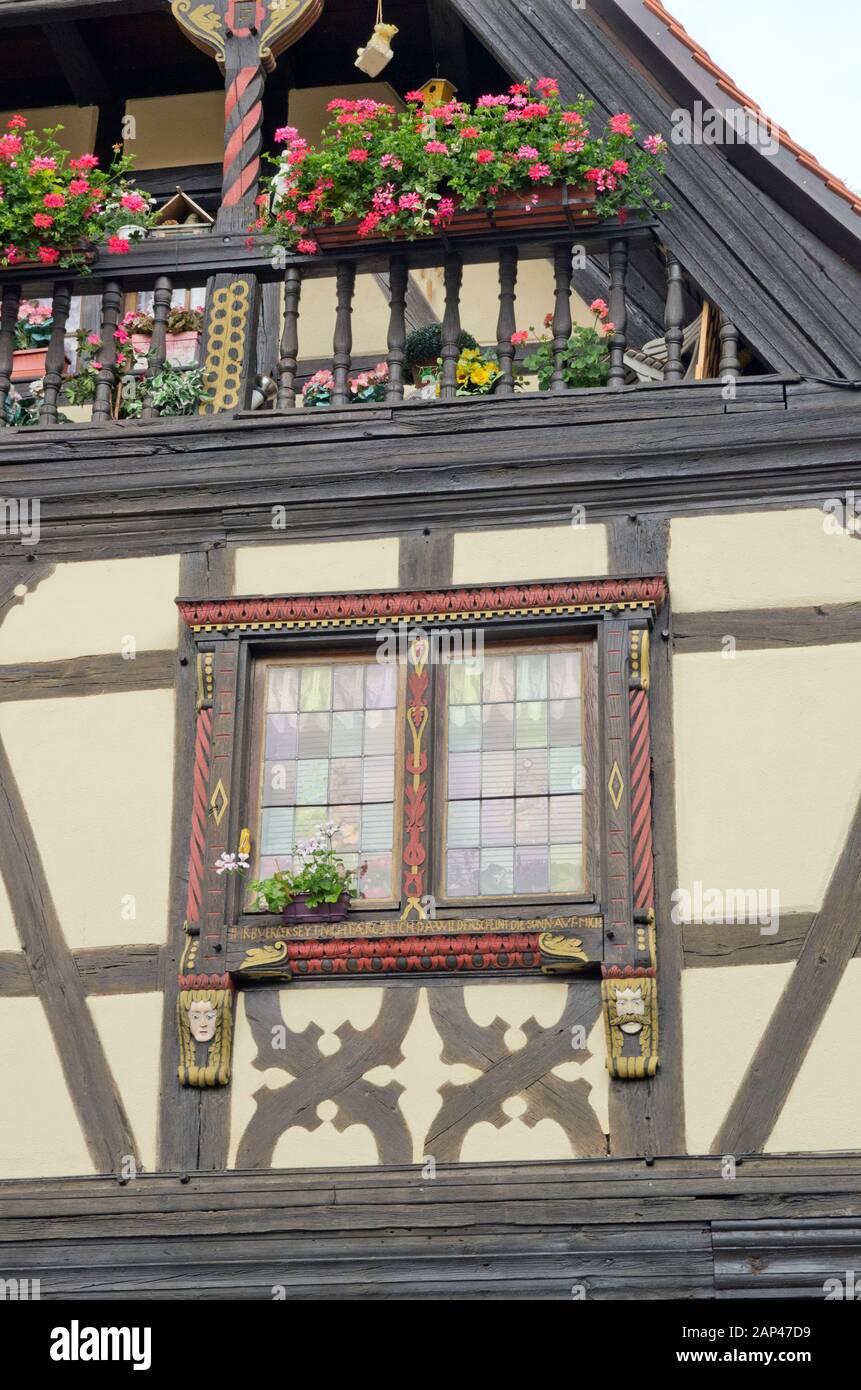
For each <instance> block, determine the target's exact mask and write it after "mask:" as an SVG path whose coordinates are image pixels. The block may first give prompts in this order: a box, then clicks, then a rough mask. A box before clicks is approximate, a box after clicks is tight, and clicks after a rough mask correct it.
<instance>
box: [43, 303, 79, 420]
mask: <svg viewBox="0 0 861 1390" xmlns="http://www.w3.org/2000/svg"><path fill="white" fill-rule="evenodd" d="M71 304H72V288H71V286H70V285H55V286H54V297H53V299H52V300H51V318H52V319H53V327H52V329H51V341H50V343H49V345H48V352H47V354H46V357H45V376H44V378H43V384H44V388H45V394H44V396H43V398H42V414H41V416H40V418H39V423H40V425H56V423H57V400H58V397H59V395H60V388H61V386H62V385H63V368H64V367H65V365H66V321H67V319H68V317H69V309H70V308H71Z"/></svg>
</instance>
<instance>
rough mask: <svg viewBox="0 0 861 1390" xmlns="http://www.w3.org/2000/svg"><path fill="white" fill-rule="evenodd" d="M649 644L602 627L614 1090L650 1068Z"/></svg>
mask: <svg viewBox="0 0 861 1390" xmlns="http://www.w3.org/2000/svg"><path fill="white" fill-rule="evenodd" d="M649 638H650V629H649V626H648V625H647V624H644V623H643V622H642V621H641V620H638V619H634V620H632V619H630V618H628V617H621V616H620V617H609V616H608V618H607V619H606V621H605V623H604V630H603V642H602V661H603V680H602V683H601V688H602V693H603V706H604V710H603V713H604V760H603V792H604V795H603V800H604V846H605V853H604V861H603V862H604V901H605V904H606V919H605V931H604V963H603V965H602V967H601V976H602V980H601V1000H602V1004H603V1012H604V1029H605V1033H606V1038H607V1067H608V1070H609V1072H610V1075H611V1076H614V1077H617V1078H619V1079H620V1080H640V1079H642V1078H644V1077H649V1076H654V1075H655V1072H656V1071H657V1068H658V995H657V979H656V971H655V911H654V863H653V851H652V762H651V740H650V733H649Z"/></svg>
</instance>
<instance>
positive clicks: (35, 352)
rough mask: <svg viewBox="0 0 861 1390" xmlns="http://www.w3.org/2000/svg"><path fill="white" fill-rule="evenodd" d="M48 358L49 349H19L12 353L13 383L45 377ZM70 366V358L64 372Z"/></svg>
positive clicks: (66, 361)
mask: <svg viewBox="0 0 861 1390" xmlns="http://www.w3.org/2000/svg"><path fill="white" fill-rule="evenodd" d="M47 358H48V349H47V348H46V347H44V348H19V349H18V351H17V352H13V353H12V380H13V381H34V380H35V379H36V378H37V377H41V376H44V375H45V363H46V361H47ZM68 365H69V359H68V357H67V358H65V361H64V366H63V370H64V371H65V370H66V367H68Z"/></svg>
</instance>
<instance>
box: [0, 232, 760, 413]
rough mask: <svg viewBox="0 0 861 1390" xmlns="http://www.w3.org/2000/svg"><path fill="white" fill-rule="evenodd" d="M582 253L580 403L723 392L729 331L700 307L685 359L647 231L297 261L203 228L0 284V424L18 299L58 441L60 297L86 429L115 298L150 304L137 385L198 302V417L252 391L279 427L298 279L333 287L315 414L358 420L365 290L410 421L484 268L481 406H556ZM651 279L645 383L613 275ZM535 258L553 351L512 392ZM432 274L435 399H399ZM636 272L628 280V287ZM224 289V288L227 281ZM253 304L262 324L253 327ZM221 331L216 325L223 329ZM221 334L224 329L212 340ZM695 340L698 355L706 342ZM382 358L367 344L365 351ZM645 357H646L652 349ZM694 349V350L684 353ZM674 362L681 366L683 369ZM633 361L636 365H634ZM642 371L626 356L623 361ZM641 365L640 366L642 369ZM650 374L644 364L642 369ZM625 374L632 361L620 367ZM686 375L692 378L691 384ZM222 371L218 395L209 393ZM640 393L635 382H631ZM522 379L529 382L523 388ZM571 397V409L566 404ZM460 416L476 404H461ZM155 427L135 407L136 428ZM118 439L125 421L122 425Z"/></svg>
mask: <svg viewBox="0 0 861 1390" xmlns="http://www.w3.org/2000/svg"><path fill="white" fill-rule="evenodd" d="M577 248H582V256H583V257H584V258H588V262H589V264H590V265H600V264H603V265H604V266H606V268H607V289H606V295H607V299H608V302H609V310H610V319H611V321H612V323H613V324H614V325H615V330H614V331H613V333H612V334H611V335H610V337H609V339H608V344H609V358H610V363H609V378H608V382H607V386H606V387H604V388H595V389H594V390H593V391H591V392H589V393H588V394H590V395H594V396H595V397H596V399H601V398H604V397H607V396H609V395H612V394H613V393H615V392H618V391H620V390H624V389H626V387H629V386H630V385H632V384H633V385H635V386H638V387H646V389H648V387H649V386H650V385H657V384H665V383H671V384H678V383H680V382H682V381H683V380H685V379H693V378H694V376H695V377H696V379H697V380H713V381H714V380H721V381H726V380H733V381H734V380H735V379H736V378H737V377H738V375H739V371H740V367H739V342H738V334H737V332H736V330H735V329H734V328H733V326H732V325H731V324H729V323H727V322H726V320H725V319H723V318H721V317H720V316H718V315H717V314H715V313H714V312H710V306H708V305H705V314H706V322H707V324H708V327H706V326H703V327H702V329H701V333H700V342H699V349H698V352H696V353H695V354H694V355H695V356H698V359H699V360H698V361H696V362H693V361H691V360H690V341H689V339H690V335H689V334H688V335H687V336H686V333H685V327H686V324H690V322H691V316H692V315H694V316H695V314H696V310H697V305H698V304H699V306H700V308H701V310H702V308H703V305H704V301H703V298H702V297H700V296H698V295H697V292H696V288H695V286H692V285H691V283H690V282H689V281H686V277H685V275H684V272H683V270H682V268H681V266H680V265H679V263H678V261H677V260H676V259H675V258H674V257H673V256H671V255H669V253H666V252H665V251H664V250H663V248H662V247H661V246H660V244H659V242H658V240H657V233H656V226H655V224H654V223H651V222H645V221H642V222H633V221H629V222H628V223H626V224H625V225H624V226H622V225H620V224H619V223H618V222H610V223H603V224H583V225H579V226H572V227H570V228H568V229H563V230H561V231H560V230H554V231H552V232H548V231H546V230H541V229H540V228H539V229H535V230H534V231H533V230H531V229H527V230H525V231H520V230H518V232H517V233H516V239H515V235H514V234H513V233H512V231H510V230H505V229H491V228H488V229H486V230H484V231H483V232H479V233H473V234H470V235H466V236H458V237H456V238H455V237H450V236H445V235H443V236H440V237H437V238H431V239H427V240H424V241H416V242H405V241H401V242H395V243H392V242H383V241H368V242H365V243H361V244H357V245H354V244H350V245H348V246H346V247H344V248H343V249H339V250H338V251H334V252H327V253H325V254H322V255H319V256H316V257H313V258H309V257H307V256H294V255H292V254H288V253H285V252H284V250H283V248H281V247H277V246H275V245H273V244H272V243H271V242H268V241H266V240H260V241H258V242H257V243H256V244H255V245H254V246H253V247H249V246H247V245H246V238H245V235H244V234H241V233H222V232H220V231H219V230H218V229H217V228H216V229H207V230H204V231H200V232H194V233H183V234H170V235H165V234H160V235H158V236H151V237H150V238H149V239H147V240H146V241H144V242H142V243H139V244H137V245H135V246H133V247H132V249H131V251H130V253H129V254H128V255H126V256H122V257H117V256H109V255H107V254H102V255H101V256H99V257H98V258H97V259H96V261H95V263H94V264H93V266H92V267H91V270H90V272H89V273H88V274H86V275H80V274H73V273H66V274H60V275H55V276H46V273H45V271H44V269H41V268H32V269H26V270H21V271H18V270H16V271H11V270H10V271H6V272H2V273H0V285H2V314H0V410H2V406H3V404H4V402H5V401H6V399H7V397H8V394H9V391H10V388H11V385H12V383H11V368H12V361H13V358H12V353H13V347H14V327H15V322H16V318H17V313H18V307H19V303H20V301H21V299H22V298H25V297H26V298H29V299H37V298H38V299H41V300H43V301H47V300H50V301H51V303H52V305H53V321H54V327H53V334H52V339H51V343H50V346H49V349H48V354H47V361H46V370H45V375H44V404H43V407H42V411H41V416H40V420H39V424H38V426H36V428H42V429H54V428H69V426H68V425H63V424H61V423H59V420H60V419H61V416H62V401H63V389H64V377H63V373H64V359H65V347H66V333H67V323H68V317H69V310H70V306H71V304H72V302H73V299H74V297H76V296H83V297H84V299H85V302H86V304H87V305H88V322H89V323H91V324H92V325H93V327H94V329H95V331H96V332H97V333H98V335H99V337H100V338H101V340H102V344H103V348H102V350H101V352H100V354H99V357H100V361H101V370H100V372H99V375H98V379H97V383H96V391H95V399H94V401H93V408H92V426H93V427H96V428H98V427H101V426H106V425H111V424H115V423H116V422H115V421H114V420H113V418H112V415H113V410H112V402H113V388H114V364H115V360H116V340H115V338H114V333H115V330H116V328H117V325H118V323H119V321H120V318H121V316H122V307H123V304H124V303H125V302H126V296H128V295H130V294H135V293H139V292H141V291H152V292H153V319H154V329H153V335H152V348H151V352H150V354H149V358H148V363H147V368H146V374H147V375H148V376H149V377H152V376H154V375H155V374H156V373H157V372H158V371H159V370H160V368H161V366H162V365H163V363H164V361H165V356H166V341H165V340H166V321H167V315H168V311H169V308H170V305H171V298H172V296H173V294H174V293H175V291H176V290H178V289H183V288H198V289H199V290H200V291H201V298H202V297H203V289H204V287H208V290H207V297H206V315H205V322H204V331H203V335H202V342H201V348H200V365H201V367H202V369H203V372H204V377H205V380H206V384H207V389H208V390H210V391H211V395H212V399H211V400H208V401H204V402H203V404H202V405H201V408H200V414H201V415H212V414H226V413H229V414H237V413H242V412H244V411H247V410H250V409H251V407H252V404H253V403H254V404H256V405H258V406H259V405H260V404H261V395H262V394H263V393H261V392H260V391H259V390H258V391H257V392H256V395H255V387H256V386H257V385H258V384H259V383H260V382H261V380H264V381H265V382H266V384H267V386H268V383H269V382H271V383H274V386H269V387H268V392H267V393H265V396H266V398H265V399H264V400H263V408H264V409H265V410H267V411H269V412H277V413H281V414H283V416H284V420H285V424H286V423H287V422H288V421H289V419H290V418H291V416H293V415H295V414H296V413H297V411H296V407H297V406H298V405H301V384H302V381H303V379H307V377H308V375H309V374H310V372H311V371H312V370H315V369H316V368H318V367H320V366H321V365H323V364H322V363H321V362H320V361H319V360H315V361H314V362H312V363H309V362H307V361H306V362H302V361H301V360H300V358H299V341H300V339H299V331H300V325H301V320H302V311H303V310H302V289H303V285H304V284H305V283H306V282H307V281H309V280H312V279H318V278H320V277H324V278H331V279H333V280H334V281H335V285H336V305H335V309H334V314H333V321H332V324H331V341H332V352H331V358H330V360H329V361H328V363H327V364H326V365H329V366H330V367H331V370H332V373H333V377H334V387H333V390H332V393H331V406H332V407H333V408H336V409H339V410H341V409H343V410H347V411H350V412H353V413H355V412H361V411H365V412H367V411H368V410H369V409H370V407H369V405H368V404H367V403H362V404H351V401H350V394H349V389H348V382H349V378H350V373H351V371H354V370H356V369H357V367H361V366H363V365H366V363H363V362H361V361H357V360H356V359H355V358H354V354H353V328H352V324H353V309H354V296H355V287H356V283H357V277H359V276H360V275H375V276H376V277H377V278H378V282H379V284H380V285H381V286H382V287H383V288H384V290H385V292H386V294H387V296H388V300H389V323H388V341H387V344H386V347H385V354H384V355H385V356H386V359H387V362H388V368H389V380H388V385H387V388H386V396H385V404H386V405H387V406H394V405H399V404H400V403H402V402H404V401H407V403H409V404H410V405H411V407H412V408H421V409H431V410H432V409H433V408H434V407H435V406H438V405H440V404H442V403H448V404H451V403H453V402H455V401H457V400H458V399H459V397H458V382H457V376H456V372H457V363H458V358H459V348H458V340H459V337H460V333H461V327H462V325H461V294H462V287H463V284H464V279H465V277H466V276H468V275H469V274H470V271H471V269H472V268H473V267H475V266H478V265H488V264H491V265H495V266H497V267H498V277H499V305H500V307H499V317H498V324H497V334H496V341H495V343H493V344H490V345H489V346H490V349H491V351H492V352H494V353H495V355H496V358H497V360H498V364H499V369H500V377H499V380H498V382H497V383H496V385H495V388H494V391H493V393H492V394H491V395H489V396H486V397H482V398H481V404H482V405H483V406H486V407H488V408H493V407H494V405H495V404H496V402H497V401H500V400H504V399H506V398H509V397H512V396H514V395H515V393H516V394H517V396H518V399H523V398H524V397H525V396H528V397H529V398H530V399H531V400H532V401H533V402H534V401H535V399H536V397H538V398H539V399H540V398H541V397H547V396H552V397H558V396H562V395H566V394H568V393H569V391H570V388H569V386H568V385H567V383H566V380H565V376H564V373H563V365H564V364H563V354H564V352H565V348H566V346H567V343H568V340H569V337H570V334H571V331H572V317H571V291H572V253H574V252H575V250H576V249H577ZM633 257H636V258H637V264H638V265H642V264H644V263H646V262H648V263H651V264H653V265H654V266H657V267H660V273H661V275H662V276H663V277H664V280H665V285H664V291H663V298H664V305H663V322H664V330H665V331H664V338H663V340H661V339H658V347H659V349H660V352H659V355H658V357H657V358H656V359H654V360H653V361H652V365H651V367H650V368H649V370H647V371H646V372H644V373H642V375H640V376H638V374H637V372H636V371H634V370H632V357H631V354H630V352H629V348H630V347H631V346H633V345H632V344H631V343H630V342H629V328H628V325H629V322H630V316H629V295H628V268H629V265H630V264H631V262H632V258H633ZM536 258H537V259H543V260H545V261H548V262H549V263H550V264H551V265H552V266H553V298H554V305H555V307H554V312H553V318H552V326H551V327H550V334H551V335H552V340H553V359H554V371H553V380H552V385H551V387H550V390H549V391H545V392H537V391H534V390H530V391H522V390H521V389H520V387H521V385H522V384H523V382H522V378H520V376H519V372H520V366H521V363H520V359H519V354H518V349H517V348H516V346H515V345H514V344H513V343H512V334H513V333H514V332H515V329H516V328H517V326H518V325H517V284H518V267H519V265H520V263H521V262H523V261H527V260H534V259H536ZM427 267H441V268H442V269H443V273H444V283H445V312H444V316H443V321H442V325H441V338H442V367H441V383H440V389H439V395H438V398H437V399H436V400H434V399H431V400H427V399H422V398H419V397H417V396H416V395H415V394H413V392H412V382H411V381H410V380H409V372H408V370H407V368H406V364H405V348H406V339H407V327H408V300H409V288H410V276H411V274H412V272H413V271H416V270H421V269H423V268H427ZM639 274H640V272H638V275H639ZM232 277H236V279H238V280H239V281H240V283H243V284H246V285H248V286H249V294H250V299H251V301H253V302H252V303H251V304H250V305H249V310H248V313H247V315H246V316H245V318H244V319H243V322H242V325H241V328H234V327H233V326H231V325H230V324H229V323H227V324H225V309H224V298H223V294H222V296H221V297H219V294H218V293H217V292H216V291H217V289H218V287H221V288H222V290H224V287H226V286H227V287H230V286H231V283H232ZM233 283H234V288H235V282H233ZM261 304H262V305H263V306H264V307H265V313H262V312H261ZM227 317H228V318H229V315H228V316H227ZM225 327H226V328H227V333H226V336H224V330H225ZM709 335H710V340H709V341H706V339H707V338H708V337H709ZM381 346H382V345H381ZM654 346H655V345H654V343H653V344H652V347H653V348H654ZM694 346H695V347H696V343H695V344H694ZM686 351H687V356H686V355H685V354H686ZM635 357H636V355H635ZM639 357H640V358H641V360H642V354H639ZM645 360H646V361H648V360H649V359H645ZM655 361H657V363H658V365H657V366H656V365H655ZM634 365H635V366H636V360H634ZM695 368H696V370H694V369H695ZM225 372H227V373H228V375H229V376H230V377H231V382H232V385H231V389H230V390H229V391H225V390H224V389H222V388H223V385H224V378H225ZM643 378H645V379H643ZM533 380H534V379H533ZM578 394H580V395H582V394H583V393H582V391H581V392H579V393H578ZM471 399H472V402H473V405H475V404H476V403H477V402H476V399H475V397H474V396H473V397H472V398H471ZM157 415H158V411H157V410H156V408H155V406H154V404H153V402H152V401H151V400H150V399H149V397H148V396H147V398H146V402H145V404H144V407H143V419H144V420H145V421H151V420H153V419H155V418H156V417H157ZM123 423H126V424H128V426H129V427H130V428H134V427H135V425H136V423H137V422H135V421H128V422H123ZM168 423H172V424H173V425H174V426H175V427H176V428H178V429H185V428H188V427H189V425H190V424H192V421H191V420H190V419H189V418H188V417H183V418H176V417H174V418H173V419H172V421H168Z"/></svg>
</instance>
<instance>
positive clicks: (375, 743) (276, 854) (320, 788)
mask: <svg viewBox="0 0 861 1390" xmlns="http://www.w3.org/2000/svg"><path fill="white" fill-rule="evenodd" d="M401 686H402V679H401V673H400V670H399V668H398V666H396V665H394V664H384V663H380V662H377V661H376V660H375V659H373V658H372V657H368V658H362V659H357V660H352V661H350V660H344V661H316V660H309V661H295V662H291V663H289V664H287V663H272V664H266V665H265V666H264V667H263V686H262V711H263V721H262V722H263V729H262V756H261V778H260V800H259V805H260V824H259V833H258V855H259V864H258V868H259V873H260V876H261V877H267V876H269V875H270V874H272V873H273V872H275V870H276V869H279V868H280V869H289V868H292V867H293V849H294V846H295V845H296V844H298V843H299V842H300V841H302V840H306V839H309V838H310V837H311V836H313V835H314V833H315V830H316V828H317V826H318V825H320V824H321V823H323V822H328V821H332V822H334V823H335V824H336V825H337V826H338V831H337V833H336V835H335V837H334V839H333V847H334V849H335V850H337V851H338V853H339V856H340V857H341V858H342V860H343V862H344V864H345V866H346V867H347V868H350V869H354V870H358V869H359V868H360V866H366V867H365V870H364V874H363V877H362V881H361V888H362V893H363V896H364V897H365V898H366V899H368V900H369V902H370V903H374V902H392V901H394V900H396V899H397V897H398V892H399V890H398V881H397V864H396V844H397V841H398V833H399V828H398V811H399V806H398V801H399V797H398V790H399V779H397V778H396V768H397V765H398V747H399V741H400V734H401V727H402V722H403V720H402V699H401V696H400V689H401Z"/></svg>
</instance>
